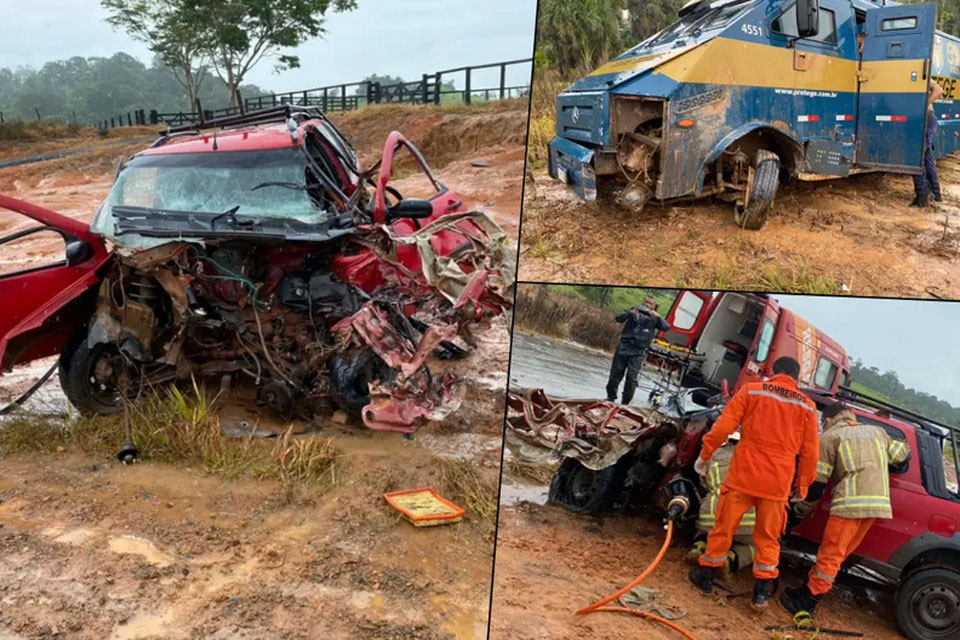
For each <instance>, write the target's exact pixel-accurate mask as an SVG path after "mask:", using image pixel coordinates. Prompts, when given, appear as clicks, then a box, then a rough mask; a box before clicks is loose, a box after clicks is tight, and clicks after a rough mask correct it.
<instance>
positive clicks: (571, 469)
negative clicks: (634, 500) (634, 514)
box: [547, 458, 622, 513]
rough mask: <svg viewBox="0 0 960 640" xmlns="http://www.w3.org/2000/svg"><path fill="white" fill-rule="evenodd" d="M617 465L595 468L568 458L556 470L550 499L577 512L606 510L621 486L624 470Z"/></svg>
mask: <svg viewBox="0 0 960 640" xmlns="http://www.w3.org/2000/svg"><path fill="white" fill-rule="evenodd" d="M617 467H618V465H613V466H610V467H607V468H606V469H602V470H600V471H594V470H593V469H588V468H587V467H585V466H583V465H582V464H580V462H579V461H578V460H575V459H573V458H567V459H566V460H564V461H563V463H562V464H561V465H560V467H559V468H558V469H557V471H556V473H554V474H553V481H552V482H551V483H550V492H549V494H548V495H547V501H548V502H549V503H550V504H559V505H563V506H564V507H566V508H567V509H569V510H570V511H573V512H574V513H599V512H602V511H607V510H609V509H610V507H611V505H612V504H613V501H614V499H615V498H616V497H617V494H618V493H619V492H620V489H621V488H622V474H621V473H618V471H617Z"/></svg>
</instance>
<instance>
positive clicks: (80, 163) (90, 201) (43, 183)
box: [0, 100, 527, 271]
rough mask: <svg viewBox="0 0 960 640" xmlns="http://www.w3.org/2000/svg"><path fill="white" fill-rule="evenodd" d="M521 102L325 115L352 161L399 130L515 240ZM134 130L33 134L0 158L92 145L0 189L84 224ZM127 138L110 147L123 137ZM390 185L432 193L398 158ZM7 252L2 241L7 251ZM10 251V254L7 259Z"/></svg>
mask: <svg viewBox="0 0 960 640" xmlns="http://www.w3.org/2000/svg"><path fill="white" fill-rule="evenodd" d="M526 114H527V107H526V102H525V101H521V100H506V101H504V102H503V103H502V104H492V105H484V106H478V107H474V108H465V107H455V108H454V107H435V106H411V105H382V106H376V107H369V108H365V109H361V110H358V111H355V112H347V113H336V114H332V115H331V118H332V119H333V120H334V121H335V122H336V123H337V124H338V125H339V126H341V127H342V128H343V130H344V133H345V135H347V136H348V137H349V138H351V139H352V140H354V142H355V144H356V146H357V152H358V154H359V155H360V158H361V164H362V166H370V165H371V164H372V163H373V162H375V161H376V160H377V159H378V158H379V157H380V153H381V152H382V150H383V144H384V141H385V140H386V137H387V135H388V134H389V133H390V131H393V130H399V131H401V132H402V133H404V135H406V136H407V137H408V138H409V139H410V140H412V141H413V142H414V144H416V145H417V146H418V147H419V148H420V150H421V151H422V153H423V154H424V156H425V158H426V160H427V162H428V163H429V164H430V165H431V166H433V167H434V169H435V172H436V174H437V177H438V178H439V179H440V180H441V181H442V182H443V183H444V184H445V185H446V186H447V187H449V188H451V189H453V190H455V191H456V192H457V193H458V194H460V195H461V196H462V198H463V200H464V202H465V203H466V204H467V206H469V207H471V208H474V209H481V210H483V211H486V212H488V213H489V214H490V215H491V216H492V217H493V218H494V220H496V221H497V223H498V224H500V225H501V226H502V227H503V228H504V229H505V230H506V232H507V233H508V234H509V235H510V236H511V237H513V238H514V239H517V238H518V237H519V225H520V199H521V195H522V190H523V180H522V173H523V159H524V141H525V136H526ZM145 131H146V132H147V133H149V132H150V131H152V130H150V129H144V128H142V127H139V128H138V127H134V128H129V129H128V128H124V129H112V130H110V135H109V136H108V137H106V138H101V137H100V136H99V135H98V134H97V133H96V131H94V130H92V129H82V130H80V131H79V132H78V133H77V134H76V135H71V136H68V137H66V138H62V139H56V140H39V141H31V142H26V143H18V144H16V145H5V146H3V147H2V148H0V158H5V159H7V158H21V157H27V156H33V155H37V154H40V153H46V152H49V151H53V150H56V151H62V150H65V149H71V148H82V147H91V146H95V147H97V148H96V149H94V150H92V151H89V152H85V153H81V154H78V155H74V156H70V157H66V158H60V159H56V160H50V161H46V162H41V163H37V164H30V165H25V166H18V167H10V168H7V169H0V193H3V194H6V195H10V196H13V197H15V198H19V199H21V200H26V201H28V202H31V203H33V204H37V205H39V206H42V207H47V208H49V209H52V210H54V211H57V212H59V213H62V214H64V215H67V216H70V217H73V218H77V219H79V220H84V221H89V220H90V219H91V218H92V217H93V214H94V213H95V212H96V209H97V207H98V206H99V204H100V202H102V201H103V199H104V197H106V194H107V192H108V191H109V190H110V186H111V184H112V183H113V178H114V175H115V173H116V169H117V166H118V164H119V163H120V162H121V161H122V160H125V159H127V158H129V157H130V156H131V155H132V154H134V153H136V152H138V151H140V150H141V149H143V148H144V147H145V146H146V144H147V143H145V142H144V141H143V140H142V136H143V135H144V132H145ZM125 134H126V135H129V136H130V137H131V138H133V139H134V140H135V141H132V142H130V144H126V145H124V144H119V145H118V144H116V142H117V140H118V139H122V136H123V135H125ZM399 158H406V160H404V161H403V162H402V163H401V164H400V166H399V167H398V169H397V170H395V178H394V179H393V180H392V181H391V185H392V186H394V187H395V188H397V189H398V190H400V192H401V193H403V194H404V195H408V196H414V197H416V196H422V197H426V196H429V195H431V194H432V192H433V189H432V186H431V185H430V183H429V181H428V180H427V179H426V177H425V176H424V175H423V174H421V173H418V172H416V171H414V165H413V164H412V163H411V162H410V156H409V155H408V154H405V153H403V154H401V155H399V156H398V159H399ZM31 223H32V221H30V220H29V219H27V218H25V217H24V216H20V215H18V214H14V213H11V212H8V211H6V210H2V209H0V235H6V234H7V233H9V232H11V231H14V230H17V229H19V228H26V227H27V226H28V225H29V224H31ZM62 246H63V245H62V242H60V241H59V240H57V239H56V238H54V237H52V235H43V234H41V235H39V236H37V237H33V238H30V239H27V240H24V241H20V242H18V244H17V248H16V251H14V252H11V251H7V252H6V254H5V255H4V256H3V257H2V258H0V271H3V270H6V271H9V270H11V269H15V268H22V264H21V263H20V262H16V263H14V262H13V260H15V259H18V260H19V259H20V258H22V257H23V256H26V259H27V262H31V261H34V262H35V261H37V260H41V259H42V257H43V256H44V254H45V253H47V252H50V253H56V252H59V251H61V250H62ZM8 249H9V247H8ZM11 253H16V254H17V255H16V256H14V255H11Z"/></svg>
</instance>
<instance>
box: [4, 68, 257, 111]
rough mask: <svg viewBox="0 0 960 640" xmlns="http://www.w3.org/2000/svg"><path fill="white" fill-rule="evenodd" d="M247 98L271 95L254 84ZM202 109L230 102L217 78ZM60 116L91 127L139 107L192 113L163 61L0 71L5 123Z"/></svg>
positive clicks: (206, 88)
mask: <svg viewBox="0 0 960 640" xmlns="http://www.w3.org/2000/svg"><path fill="white" fill-rule="evenodd" d="M240 93H241V95H243V96H247V97H250V96H255V95H260V94H263V93H267V92H266V91H264V90H263V89H261V88H260V87H257V86H256V85H252V84H247V85H243V86H241V87H240ZM198 95H199V97H200V100H201V101H202V103H203V106H204V108H208V109H212V108H222V107H225V106H226V105H227V103H228V102H229V94H228V92H227V88H226V84H225V83H224V82H223V81H222V80H221V79H220V78H218V77H216V76H210V77H207V78H205V79H204V80H203V82H202V83H201V84H200V88H199V94H198ZM34 109H37V110H39V112H40V115H41V117H43V118H44V119H50V118H56V119H62V120H66V121H70V122H74V121H75V123H76V124H79V125H87V124H91V123H94V122H97V121H99V120H104V119H108V118H110V117H111V116H116V115H119V114H121V113H124V114H125V113H127V112H128V111H134V110H136V109H147V110H149V109H156V110H158V111H161V112H168V111H192V110H193V109H192V107H191V105H190V104H189V101H188V98H187V94H186V93H185V92H184V90H183V87H182V85H181V83H180V82H178V80H177V78H176V76H175V75H174V71H173V70H172V69H171V68H170V67H169V66H167V65H165V64H164V63H163V62H162V61H161V60H160V59H159V58H155V59H154V60H153V62H152V64H151V65H150V66H147V65H145V64H144V63H142V62H141V61H139V60H137V59H136V58H134V57H133V56H130V55H128V54H126V53H116V54H114V55H112V56H110V57H109V58H93V57H91V58H83V57H79V56H77V57H74V58H70V59H68V60H56V61H54V62H48V63H46V64H45V65H43V67H42V68H40V69H33V68H30V67H20V68H18V69H8V68H0V112H3V117H4V119H5V120H7V121H12V120H16V119H22V120H33V119H36V117H37V116H36V112H35V111H34Z"/></svg>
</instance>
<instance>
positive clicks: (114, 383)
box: [59, 334, 130, 416]
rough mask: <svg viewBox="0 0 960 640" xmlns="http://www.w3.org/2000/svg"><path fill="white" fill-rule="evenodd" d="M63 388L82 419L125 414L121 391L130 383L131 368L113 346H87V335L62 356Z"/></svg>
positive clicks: (61, 382)
mask: <svg viewBox="0 0 960 640" xmlns="http://www.w3.org/2000/svg"><path fill="white" fill-rule="evenodd" d="M59 376H60V386H61V387H63V392H64V394H66V396H67V399H68V400H69V401H70V404H72V405H73V406H74V407H76V408H77V411H79V412H80V414H81V415H85V416H89V415H92V414H95V413H99V414H104V415H105V414H110V413H118V412H120V411H122V410H123V398H122V396H121V394H120V389H121V388H124V386H127V388H129V386H128V385H127V384H126V383H128V382H129V381H130V371H129V365H128V364H127V362H126V360H125V359H124V357H123V356H122V355H121V354H120V351H119V349H117V347H116V346H115V345H113V344H109V343H99V344H95V345H93V346H92V347H91V346H88V345H87V340H86V334H83V335H81V336H80V338H79V339H77V340H75V341H73V342H72V343H71V344H70V345H68V347H67V348H66V349H64V351H63V353H61V355H60V371H59Z"/></svg>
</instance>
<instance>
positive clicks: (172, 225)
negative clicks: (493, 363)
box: [63, 114, 516, 432]
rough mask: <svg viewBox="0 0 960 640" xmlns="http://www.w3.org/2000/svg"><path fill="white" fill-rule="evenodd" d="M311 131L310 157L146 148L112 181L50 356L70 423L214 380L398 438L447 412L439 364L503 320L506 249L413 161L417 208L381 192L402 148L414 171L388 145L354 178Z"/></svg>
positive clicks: (509, 267)
mask: <svg viewBox="0 0 960 640" xmlns="http://www.w3.org/2000/svg"><path fill="white" fill-rule="evenodd" d="M308 116H314V117H313V118H309V117H308ZM316 120H317V118H316V117H315V114H306V115H304V116H303V117H302V120H300V121H295V122H296V124H297V126H298V129H296V131H299V132H300V138H299V141H298V137H297V136H296V135H294V137H293V141H294V143H297V142H303V141H312V144H314V145H315V148H311V147H310V144H311V143H310V142H307V143H305V144H302V145H297V144H294V145H291V146H290V148H283V149H266V150H263V149H259V150H256V151H252V152H250V153H252V154H253V155H252V156H251V157H249V158H247V157H244V154H245V153H247V152H245V151H243V152H235V153H233V154H224V153H210V152H206V153H202V154H200V153H198V154H187V153H177V154H173V153H171V154H154V156H153V157H150V156H146V157H135V158H134V159H132V160H131V162H130V163H128V166H127V167H126V168H124V169H123V170H122V171H121V173H120V175H119V177H118V180H117V183H116V184H115V186H114V189H113V190H112V191H111V194H110V196H109V197H108V199H107V201H106V202H105V203H104V205H103V207H102V208H101V211H100V212H99V213H98V215H97V218H96V219H95V221H94V225H93V227H94V230H95V231H99V232H100V233H103V234H104V235H105V236H106V237H107V238H108V239H109V240H110V241H111V242H112V243H113V244H115V245H116V251H115V256H114V260H113V263H112V264H111V265H110V267H109V268H108V270H107V271H106V275H105V277H104V278H103V280H102V282H101V285H100V292H99V298H98V301H97V305H96V310H95V311H94V313H93V316H92V318H91V319H90V322H89V328H88V330H87V331H86V333H85V335H84V337H83V340H80V341H75V342H74V344H73V345H72V347H71V349H69V350H68V352H65V353H64V356H63V361H64V362H65V364H66V369H67V370H68V374H67V378H68V379H69V380H75V381H76V383H75V384H73V385H69V384H68V385H65V391H66V393H67V395H68V397H69V398H70V400H71V401H72V402H73V404H74V405H76V406H77V407H78V408H79V409H80V410H81V411H84V412H100V413H105V412H109V411H112V410H116V409H117V407H119V406H122V398H123V396H124V395H128V396H129V395H131V394H134V393H137V392H139V390H140V389H142V388H143V387H144V385H146V384H150V385H152V384H156V383H162V382H168V381H171V380H189V379H190V378H191V377H201V376H211V375H218V376H221V378H223V377H226V376H229V377H230V378H236V377H243V378H246V379H248V380H250V381H252V383H253V384H254V386H255V388H256V390H257V391H256V393H257V398H258V400H259V402H260V403H261V404H263V405H267V406H269V407H271V408H273V409H274V410H275V411H276V412H277V413H279V414H280V415H281V416H283V417H285V418H294V417H309V416H316V415H320V416H322V415H329V414H331V413H333V412H334V411H335V410H337V409H340V410H343V411H345V412H347V413H348V414H351V415H353V416H355V417H356V418H358V419H360V420H362V421H363V423H364V424H365V425H366V426H368V427H370V428H372V429H380V430H389V431H399V432H411V431H414V430H416V429H417V428H418V427H419V426H420V425H422V424H423V423H424V422H425V421H426V420H432V419H440V418H442V417H443V416H444V415H446V414H447V413H449V412H450V411H452V410H454V409H455V408H456V406H457V404H458V390H457V380H456V378H455V377H454V376H453V375H451V374H448V373H444V372H443V371H442V367H437V366H436V363H438V362H440V363H442V361H443V360H444V359H449V358H456V357H462V356H464V355H466V354H467V353H468V352H469V350H470V348H471V346H472V345H473V343H474V340H473V336H472V333H471V332H472V331H475V330H476V329H477V328H478V327H482V326H484V325H488V324H489V322H490V320H491V318H493V317H494V316H496V315H499V314H501V313H503V312H504V311H506V310H509V309H510V308H511V305H512V300H513V279H512V273H513V271H514V264H515V259H516V257H515V252H514V250H513V248H512V247H510V246H509V243H508V239H507V237H506V235H505V234H504V233H503V231H502V230H501V229H500V228H499V227H498V226H497V225H496V224H495V223H494V222H493V221H492V220H491V219H490V218H489V217H488V216H487V215H486V214H485V213H482V212H476V211H466V210H465V209H464V207H463V205H462V201H461V200H460V199H459V198H458V197H457V196H456V194H455V193H453V192H451V191H450V190H448V189H447V188H446V187H445V186H444V185H442V184H441V183H440V182H439V181H437V180H436V178H435V177H434V176H433V175H432V173H430V170H429V167H427V166H426V165H425V163H424V164H423V168H424V170H425V171H426V172H427V174H428V176H429V177H430V179H431V180H432V181H433V183H434V185H435V186H436V190H437V193H436V194H435V195H434V196H433V197H432V198H430V199H429V200H422V201H413V200H410V199H407V200H404V199H403V198H402V196H399V194H398V193H396V190H395V189H392V190H391V188H388V187H387V181H388V179H389V172H390V166H391V162H392V156H393V153H394V152H395V151H397V150H398V149H399V148H401V147H403V146H407V147H408V148H409V149H410V151H411V153H413V155H414V156H415V158H418V159H420V160H421V161H422V158H421V157H420V155H419V153H418V152H417V151H416V149H415V147H413V146H412V145H410V144H409V143H408V142H406V141H405V140H403V138H402V136H400V135H399V134H396V133H395V134H392V135H391V137H390V139H389V140H388V145H387V147H386V148H385V154H384V158H383V159H382V161H381V162H380V163H377V165H375V166H374V168H373V169H372V170H368V171H366V172H363V171H360V170H359V169H358V168H357V167H356V165H355V164H351V162H355V158H352V157H351V156H350V154H349V153H345V150H348V148H347V147H346V145H345V144H343V143H341V142H340V141H338V140H336V139H334V140H330V139H328V138H327V137H325V136H323V135H319V134H318V133H316V132H317V131H320V132H321V133H323V132H322V131H321V130H320V126H321V125H320V124H318V123H317V122H316ZM311 127H314V128H313V129H311ZM290 128H291V129H293V128H294V127H293V126H291V127H290ZM221 135H223V134H221ZM284 135H290V134H289V133H285V134H284ZM245 139H246V138H244V140H245ZM228 142H229V141H228V140H226V139H225V138H221V140H220V144H221V145H225V144H227V143H228ZM378 172H379V175H378ZM384 174H385V175H384ZM374 176H378V177H379V178H380V179H379V180H378V182H376V183H375V182H374V179H373V178H374ZM374 184H375V185H376V188H375V189H374V188H370V189H368V185H374ZM389 193H394V194H395V195H394V196H388V195H385V194H389ZM387 197H392V198H393V199H394V200H395V202H393V203H388V201H387V199H386V198H387ZM401 203H406V205H405V206H407V208H406V209H405V208H404V206H401ZM230 205H233V206H230ZM414 210H416V211H415V213H416V215H415V216H414V215H413V214H411V215H410V216H409V217H408V216H407V214H406V213H405V212H409V211H414ZM83 380H88V381H89V382H90V384H89V385H88V387H83V386H82V382H83Z"/></svg>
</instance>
